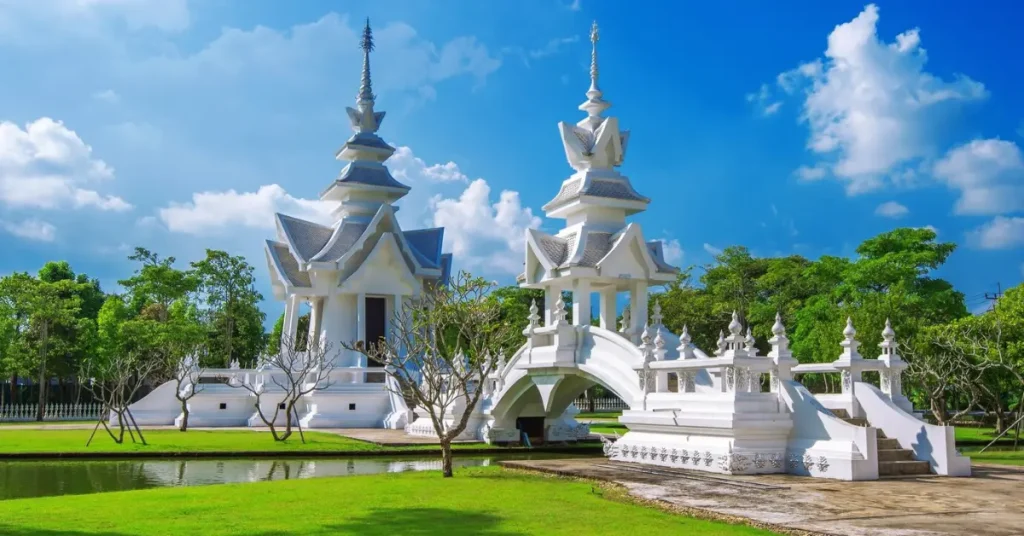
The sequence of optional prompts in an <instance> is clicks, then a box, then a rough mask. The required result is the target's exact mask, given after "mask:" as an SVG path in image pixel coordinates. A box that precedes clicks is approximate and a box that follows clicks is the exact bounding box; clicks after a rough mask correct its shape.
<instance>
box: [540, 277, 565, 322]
mask: <svg viewBox="0 0 1024 536" xmlns="http://www.w3.org/2000/svg"><path fill="white" fill-rule="evenodd" d="M560 299H562V289H560V288H558V287H556V286H554V285H552V286H549V287H547V288H545V289H544V325H545V326H550V325H552V324H554V323H555V319H554V316H552V311H553V310H554V309H555V304H556V303H558V302H557V301H556V300H560Z"/></svg>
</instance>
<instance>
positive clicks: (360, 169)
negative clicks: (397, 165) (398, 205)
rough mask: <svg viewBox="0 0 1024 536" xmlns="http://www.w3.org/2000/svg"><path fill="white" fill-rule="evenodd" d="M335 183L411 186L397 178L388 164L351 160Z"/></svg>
mask: <svg viewBox="0 0 1024 536" xmlns="http://www.w3.org/2000/svg"><path fill="white" fill-rule="evenodd" d="M334 182H335V184H366V185H368V186H382V187H387V188H399V189H402V190H408V189H409V187H408V186H406V185H404V184H402V183H400V182H398V181H397V180H395V178H394V177H392V176H391V172H390V171H388V168H387V167H386V166H378V165H365V164H359V163H356V162H351V163H349V164H348V165H347V166H345V168H344V169H342V170H341V174H340V175H338V178H337V179H336V180H335V181H334Z"/></svg>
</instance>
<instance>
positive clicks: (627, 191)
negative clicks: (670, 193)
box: [544, 178, 650, 208]
mask: <svg viewBox="0 0 1024 536" xmlns="http://www.w3.org/2000/svg"><path fill="white" fill-rule="evenodd" d="M582 187H583V178H578V179H575V180H572V181H570V182H565V183H562V188H561V189H560V190H559V191H558V194H556V195H555V198H554V199H552V200H551V201H548V202H547V204H546V205H544V206H545V207H551V208H554V207H556V206H558V205H561V204H563V203H568V202H570V201H573V200H575V199H578V198H579V197H582V196H584V195H587V196H592V197H605V198H609V199H622V200H624V201H641V202H644V203H648V202H650V199H648V198H646V197H644V196H642V195H640V194H639V193H637V191H636V190H634V189H633V186H632V185H631V184H630V183H629V180H628V179H625V178H623V179H592V180H591V181H590V184H589V185H588V186H587V188H586V189H582Z"/></svg>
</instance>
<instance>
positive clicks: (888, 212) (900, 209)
mask: <svg viewBox="0 0 1024 536" xmlns="http://www.w3.org/2000/svg"><path fill="white" fill-rule="evenodd" d="M909 213H910V209H908V208H907V207H905V206H903V205H901V204H899V203H897V202H896V201H886V202H885V203H882V204H881V205H878V208H876V209H875V214H876V215H878V216H882V217H885V218H902V217H903V216H906V215H907V214H909Z"/></svg>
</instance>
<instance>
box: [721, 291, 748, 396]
mask: <svg viewBox="0 0 1024 536" xmlns="http://www.w3.org/2000/svg"><path fill="white" fill-rule="evenodd" d="M720 337H721V336H720ZM745 345H746V338H745V337H744V336H743V325H741V324H740V319H739V315H737V314H736V311H733V312H732V321H730V322H729V336H728V337H726V338H724V339H722V338H719V348H720V351H721V353H720V354H719V357H745V356H746V355H747V352H746V350H745V349H744V346H745ZM745 372H746V369H745V368H744V367H737V366H735V365H729V366H726V367H723V370H722V392H725V393H735V392H738V391H744V390H745V388H744V387H745V386H749V384H748V382H747V380H746V374H745Z"/></svg>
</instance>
